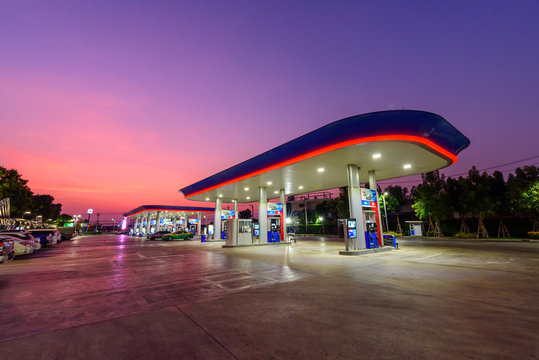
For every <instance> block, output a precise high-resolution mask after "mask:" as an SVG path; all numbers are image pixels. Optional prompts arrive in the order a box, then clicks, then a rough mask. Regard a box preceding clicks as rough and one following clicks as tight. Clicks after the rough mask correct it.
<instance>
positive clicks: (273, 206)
mask: <svg viewBox="0 0 539 360" xmlns="http://www.w3.org/2000/svg"><path fill="white" fill-rule="evenodd" d="M282 214H283V204H282V203H268V215H282Z"/></svg>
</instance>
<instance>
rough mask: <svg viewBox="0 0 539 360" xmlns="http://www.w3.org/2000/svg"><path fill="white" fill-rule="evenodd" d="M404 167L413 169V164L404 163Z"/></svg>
mask: <svg viewBox="0 0 539 360" xmlns="http://www.w3.org/2000/svg"><path fill="white" fill-rule="evenodd" d="M402 167H403V168H405V169H411V168H412V164H404V165H403V166H402Z"/></svg>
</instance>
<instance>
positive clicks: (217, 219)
mask: <svg viewBox="0 0 539 360" xmlns="http://www.w3.org/2000/svg"><path fill="white" fill-rule="evenodd" d="M222 205H223V201H222V200H221V198H220V197H218V198H216V199H215V212H214V215H213V239H214V240H221V206H222Z"/></svg>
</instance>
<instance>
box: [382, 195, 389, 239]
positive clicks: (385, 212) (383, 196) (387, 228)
mask: <svg viewBox="0 0 539 360" xmlns="http://www.w3.org/2000/svg"><path fill="white" fill-rule="evenodd" d="M385 195H389V194H388V193H387V191H386V192H385V193H383V194H382V200H384V214H385V218H386V231H389V224H388V222H387V207H386V197H385Z"/></svg>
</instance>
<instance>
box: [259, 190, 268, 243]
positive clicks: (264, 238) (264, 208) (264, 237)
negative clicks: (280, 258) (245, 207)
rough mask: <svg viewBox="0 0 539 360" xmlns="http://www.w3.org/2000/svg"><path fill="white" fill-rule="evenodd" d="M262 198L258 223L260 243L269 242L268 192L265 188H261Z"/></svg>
mask: <svg viewBox="0 0 539 360" xmlns="http://www.w3.org/2000/svg"><path fill="white" fill-rule="evenodd" d="M258 189H259V192H260V197H259V199H260V200H258V222H259V224H260V242H261V243H262V244H265V243H267V242H268V191H267V189H266V188H265V187H259V188H258Z"/></svg>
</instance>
